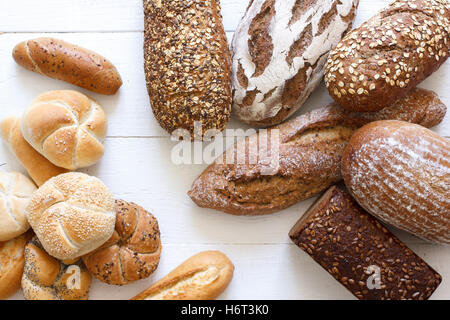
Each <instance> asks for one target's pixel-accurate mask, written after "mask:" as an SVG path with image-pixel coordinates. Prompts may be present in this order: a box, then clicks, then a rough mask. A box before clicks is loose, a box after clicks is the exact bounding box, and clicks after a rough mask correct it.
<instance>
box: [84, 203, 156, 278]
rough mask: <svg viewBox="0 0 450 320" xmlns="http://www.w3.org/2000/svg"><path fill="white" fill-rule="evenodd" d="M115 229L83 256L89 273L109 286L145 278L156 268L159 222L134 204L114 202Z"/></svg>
mask: <svg viewBox="0 0 450 320" xmlns="http://www.w3.org/2000/svg"><path fill="white" fill-rule="evenodd" d="M116 213H117V217H116V229H115V231H114V234H113V236H112V237H111V238H110V239H109V240H108V241H107V242H106V243H105V244H104V245H103V246H102V247H100V248H99V249H97V250H95V251H93V252H91V253H88V254H87V255H85V256H84V257H83V261H84V263H85V264H86V267H87V268H88V270H89V272H90V273H91V274H92V275H93V276H94V277H96V278H97V279H99V280H100V281H103V282H105V283H108V284H115V285H124V284H128V283H130V282H133V281H136V280H140V279H144V278H147V277H148V276H150V275H151V274H152V273H153V271H155V269H156V268H157V267H158V263H159V258H160V256H161V240H160V236H159V235H160V233H159V226H158V221H157V220H156V218H155V217H154V216H153V215H152V214H151V213H150V212H148V211H146V210H145V209H143V208H142V207H140V206H138V205H137V204H134V203H131V202H126V201H123V200H116Z"/></svg>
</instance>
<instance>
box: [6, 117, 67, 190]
mask: <svg viewBox="0 0 450 320" xmlns="http://www.w3.org/2000/svg"><path fill="white" fill-rule="evenodd" d="M20 122H21V119H20V118H18V117H15V116H12V117H8V118H5V119H3V120H2V122H1V123H0V133H1V137H2V138H3V141H4V142H5V144H6V145H7V146H8V148H9V149H10V150H11V152H12V153H13V154H14V155H15V156H16V158H17V160H19V162H20V163H21V164H22V166H23V167H24V168H25V169H26V170H27V172H28V174H29V175H30V177H31V179H33V181H34V182H35V183H36V185H37V186H41V185H43V184H44V183H45V182H46V181H47V180H48V179H50V178H53V177H56V176H57V175H60V174H62V173H66V172H67V171H68V170H67V169H64V168H60V167H57V166H55V165H54V164H53V163H51V162H50V161H48V159H47V158H45V157H44V156H43V155H41V154H40V153H39V152H37V151H36V150H35V149H34V148H33V147H32V146H31V145H30V144H28V142H27V141H26V140H25V139H24V137H23V135H22V130H21V129H20Z"/></svg>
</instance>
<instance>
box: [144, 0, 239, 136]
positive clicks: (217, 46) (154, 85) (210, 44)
mask: <svg viewBox="0 0 450 320" xmlns="http://www.w3.org/2000/svg"><path fill="white" fill-rule="evenodd" d="M143 3H144V15H145V40H144V55H145V75H146V79H147V88H148V93H149V95H150V100H151V104H152V108H153V113H154V115H155V117H156V119H157V120H158V122H159V123H160V125H161V126H162V127H163V128H164V129H165V130H167V131H168V132H169V133H172V132H173V131H174V130H176V129H186V130H188V133H189V132H190V133H191V135H192V134H193V132H194V122H195V121H198V122H200V123H201V125H202V129H203V130H202V131H203V132H205V131H206V130H208V129H217V130H223V129H224V128H225V126H226V124H227V123H228V120H229V117H230V111H231V55H230V52H229V49H228V43H227V38H226V34H225V31H224V28H223V25H222V16H221V13H220V4H219V0H189V1H186V0H171V1H161V0H143ZM198 133H199V134H201V133H202V132H198Z"/></svg>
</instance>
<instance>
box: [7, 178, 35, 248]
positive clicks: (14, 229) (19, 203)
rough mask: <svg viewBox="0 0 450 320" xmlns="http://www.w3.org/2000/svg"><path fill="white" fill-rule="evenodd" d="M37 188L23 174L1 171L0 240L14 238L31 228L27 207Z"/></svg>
mask: <svg viewBox="0 0 450 320" xmlns="http://www.w3.org/2000/svg"><path fill="white" fill-rule="evenodd" d="M35 190H36V186H35V185H34V183H33V182H32V181H31V180H30V179H28V178H27V177H25V176H24V175H23V174H21V173H18V172H0V241H8V240H11V239H14V238H15V237H17V236H19V235H21V234H22V233H25V232H26V231H27V230H28V229H29V228H30V225H29V224H28V221H27V216H26V207H27V205H28V202H29V200H30V198H31V195H32V194H33V192H34V191H35Z"/></svg>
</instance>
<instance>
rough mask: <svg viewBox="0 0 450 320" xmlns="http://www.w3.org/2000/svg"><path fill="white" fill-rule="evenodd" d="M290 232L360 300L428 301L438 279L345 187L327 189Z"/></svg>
mask: <svg viewBox="0 0 450 320" xmlns="http://www.w3.org/2000/svg"><path fill="white" fill-rule="evenodd" d="M289 237H290V238H291V240H292V241H293V242H294V243H295V244H296V245H297V246H299V247H300V248H301V249H302V250H304V251H305V252H307V253H308V254H309V255H310V256H311V257H312V258H313V259H314V260H315V261H316V262H317V263H318V264H320V265H321V266H322V267H323V268H324V269H325V270H327V271H328V272H329V273H330V274H331V275H332V276H333V277H334V278H335V279H336V280H337V281H339V282H340V283H341V284H342V285H343V286H344V287H346V288H347V289H348V290H349V291H350V292H351V293H352V294H353V295H355V296H356V297H357V298H358V299H361V300H410V299H412V300H426V299H428V298H429V297H430V296H431V295H432V294H433V292H434V291H435V290H436V288H437V287H438V286H439V284H440V283H441V281H442V278H441V276H440V275H439V274H438V273H437V272H436V271H435V270H433V268H431V267H430V266H429V265H428V264H427V263H426V262H425V261H423V260H422V259H421V258H420V257H419V256H417V255H416V254H415V253H414V252H412V251H411V250H410V249H409V248H408V247H406V246H405V245H404V244H403V243H402V242H401V241H400V240H399V239H398V238H397V237H396V236H394V235H393V234H392V233H391V232H390V231H388V230H387V229H386V228H385V227H384V226H382V225H381V224H380V223H379V222H378V221H377V220H376V219H375V218H373V217H372V216H371V215H369V214H368V213H367V212H365V211H364V210H363V209H362V208H361V207H360V206H359V205H358V204H357V203H356V201H355V200H353V198H352V197H351V196H350V195H349V194H348V193H347V191H346V190H344V189H343V187H338V186H333V187H331V188H330V189H328V191H327V192H326V193H325V194H324V195H323V196H322V197H321V198H320V199H319V200H318V201H317V202H316V203H315V204H314V205H313V206H312V207H311V208H310V209H309V210H308V211H307V212H306V213H305V214H304V215H303V217H302V218H301V219H300V220H299V221H298V222H297V223H296V225H295V226H294V227H293V228H292V229H291V231H290V233H289ZM376 270H378V271H379V274H378V275H379V277H378V279H379V281H378V286H375V285H376V284H377V282H376V281H374V278H370V277H371V276H372V275H373V274H374V272H376ZM368 284H369V285H368Z"/></svg>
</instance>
